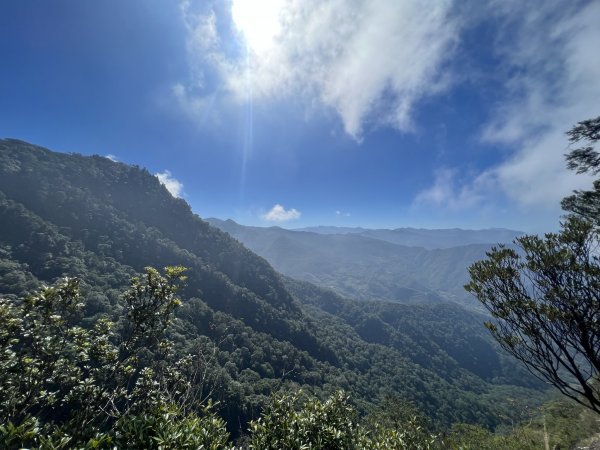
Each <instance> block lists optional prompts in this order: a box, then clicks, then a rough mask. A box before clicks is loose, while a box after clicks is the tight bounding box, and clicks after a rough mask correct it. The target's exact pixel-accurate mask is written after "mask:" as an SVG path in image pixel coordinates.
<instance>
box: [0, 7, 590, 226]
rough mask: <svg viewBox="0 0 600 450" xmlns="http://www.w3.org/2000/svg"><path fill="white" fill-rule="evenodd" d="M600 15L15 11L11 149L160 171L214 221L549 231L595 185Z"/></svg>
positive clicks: (6, 45)
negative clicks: (588, 132) (586, 126)
mask: <svg viewBox="0 0 600 450" xmlns="http://www.w3.org/2000/svg"><path fill="white" fill-rule="evenodd" d="M599 23H600V2H598V1H556V0H531V1H528V2H522V1H517V0H502V1H501V0H497V1H487V2H485V1H475V0H467V1H459V0H456V1H452V0H425V1H422V0H396V1H389V0H232V1H226V0H221V1H208V0H205V1H193V0H185V1H179V2H177V1H167V0H164V1H158V0H129V1H126V2H123V1H117V0H107V1H102V2H92V1H81V2H75V1H45V2H34V1H31V0H19V1H16V0H14V1H10V0H9V1H4V2H2V3H0V61H1V63H0V136H1V137H13V138H18V139H23V140H27V141H30V142H33V143H35V144H39V145H42V146H45V147H48V148H50V149H53V150H57V151H65V152H79V153H83V154H100V155H111V157H112V158H115V159H117V160H119V161H123V162H126V163H131V164H137V165H140V166H145V167H147V168H148V169H149V170H150V171H151V172H152V173H155V174H159V177H160V178H161V179H162V180H163V182H165V184H166V185H167V186H168V187H169V188H170V190H171V191H172V192H173V193H174V195H178V196H181V197H183V198H184V199H186V200H187V201H188V202H189V203H190V204H191V205H192V208H193V210H194V211H195V212H197V213H198V214H199V215H200V216H201V217H220V218H233V219H234V220H236V221H238V222H240V223H244V224H253V225H281V226H286V227H301V226H308V225H340V226H366V227H388V228H389V227H403V226H414V227H428V228H444V227H462V228H487V227H510V228H515V229H520V230H525V231H532V232H541V231H549V230H554V229H556V228H557V226H558V222H559V217H560V214H561V211H560V207H559V202H560V199H561V198H562V197H564V196H565V195H567V194H568V193H570V192H571V190H572V189H575V188H581V187H586V186H589V184H590V180H589V179H586V178H585V177H583V176H581V175H579V176H577V175H575V174H573V173H569V172H568V171H567V170H566V169H565V165H564V157H563V154H564V153H566V152H567V151H568V143H567V140H566V138H565V135H564V132H565V131H566V130H567V129H569V128H570V127H571V126H572V125H573V124H574V123H576V122H577V121H579V120H583V119H586V118H590V117H595V116H597V115H598V114H600V81H599V80H600V58H598V48H599V46H600V26H598V24H599Z"/></svg>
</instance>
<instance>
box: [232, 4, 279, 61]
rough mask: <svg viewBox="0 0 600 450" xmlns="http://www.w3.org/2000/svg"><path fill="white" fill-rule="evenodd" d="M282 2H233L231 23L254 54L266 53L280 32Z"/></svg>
mask: <svg viewBox="0 0 600 450" xmlns="http://www.w3.org/2000/svg"><path fill="white" fill-rule="evenodd" d="M281 6H282V0H233V4H232V6H231V17H232V19H233V23H234V24H235V26H236V28H237V29H238V31H239V32H241V33H242V34H243V36H244V39H245V40H246V44H247V45H248V47H249V48H250V49H252V50H253V51H254V52H255V53H257V54H260V53H264V52H265V51H267V50H268V49H269V48H270V47H271V46H272V45H273V43H274V40H275V37H276V36H277V34H278V33H279V31H280V28H281V24H280V17H279V13H280V11H281Z"/></svg>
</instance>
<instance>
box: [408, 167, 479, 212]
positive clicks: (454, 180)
mask: <svg viewBox="0 0 600 450" xmlns="http://www.w3.org/2000/svg"><path fill="white" fill-rule="evenodd" d="M434 178H435V179H434V182H433V185H432V186H430V187H429V188H427V189H425V190H423V191H421V192H420V193H419V194H418V195H417V196H416V198H415V201H414V206H436V207H443V208H446V209H448V210H451V211H460V210H465V209H469V208H472V207H473V206H475V205H477V204H478V203H479V202H481V201H482V200H483V198H484V194H485V193H486V192H485V191H487V190H488V189H489V186H487V182H488V180H487V178H486V177H485V176H483V177H482V176H480V177H477V178H475V180H474V181H471V182H470V183H468V184H463V183H462V182H461V180H460V178H459V176H458V172H457V171H456V170H453V169H449V168H442V169H439V170H437V171H436V172H435V177H434Z"/></svg>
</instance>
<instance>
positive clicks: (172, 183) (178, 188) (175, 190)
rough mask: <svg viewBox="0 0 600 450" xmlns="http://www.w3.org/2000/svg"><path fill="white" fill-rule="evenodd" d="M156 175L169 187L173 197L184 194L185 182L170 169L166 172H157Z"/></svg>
mask: <svg viewBox="0 0 600 450" xmlns="http://www.w3.org/2000/svg"><path fill="white" fill-rule="evenodd" d="M156 177H157V178H158V180H159V181H160V182H161V183H162V184H163V185H164V186H165V187H166V188H167V190H168V191H169V192H170V193H171V195H172V196H173V197H180V198H181V197H182V196H183V184H182V183H181V182H180V181H179V180H177V179H176V178H175V177H173V175H172V174H171V172H170V171H168V170H165V171H164V172H161V173H157V174H156Z"/></svg>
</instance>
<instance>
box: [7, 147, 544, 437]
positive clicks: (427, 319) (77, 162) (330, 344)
mask: <svg viewBox="0 0 600 450" xmlns="http://www.w3.org/2000/svg"><path fill="white" fill-rule="evenodd" d="M360 239H365V238H360ZM381 243H382V244H383V245H386V246H387V245H388V244H387V243H385V242H381ZM369 245H370V241H369ZM390 245H391V244H390ZM341 246H342V245H341V244H340V248H341ZM369 248H371V247H369ZM380 251H381V252H382V254H385V252H386V251H387V247H385V248H382V249H381V250H380ZM418 251H423V250H418ZM307 252H308V250H307ZM413 256H415V257H417V255H413ZM424 259H425V260H426V258H424ZM166 265H183V266H185V267H188V268H189V270H188V273H187V275H188V277H189V278H188V281H187V287H186V288H185V290H184V291H183V292H182V297H183V299H184V305H183V306H182V307H181V308H180V309H179V310H178V312H177V314H178V319H177V321H176V322H175V323H174V324H173V326H172V327H171V328H170V330H169V333H170V334H171V335H172V336H173V338H174V339H175V340H176V342H178V345H179V348H180V350H181V351H182V352H186V351H196V352H197V351H204V352H205V353H206V354H210V355H212V356H211V357H210V358H209V359H207V361H206V370H207V373H208V375H207V378H206V379H207V380H208V381H207V386H206V389H207V391H208V392H211V395H212V396H213V398H214V400H220V401H221V410H220V413H221V414H222V416H223V417H224V418H225V419H226V420H227V421H228V424H229V426H230V428H231V429H237V428H238V427H240V426H241V427H242V428H243V427H244V425H245V423H246V421H247V420H248V419H249V418H251V417H256V415H257V414H258V412H259V411H260V408H261V406H262V405H263V403H264V401H265V398H266V396H268V395H269V394H270V393H271V392H273V391H276V390H278V389H281V388H285V387H298V386H304V387H305V389H307V390H308V391H311V392H315V393H316V394H318V395H325V394H329V393H331V392H333V391H334V390H336V389H339V388H342V389H345V390H347V391H349V392H350V393H351V394H352V395H353V398H354V400H355V401H356V402H357V404H358V405H359V406H360V407H361V408H363V409H364V408H366V407H368V406H369V405H373V404H375V403H377V402H378V401H379V400H380V399H381V398H383V397H384V396H386V395H388V394H392V393H395V394H397V395H400V396H401V397H403V398H405V399H407V400H411V401H413V402H415V404H416V405H417V406H418V407H419V408H421V409H422V410H423V411H424V412H426V413H427V414H428V415H430V417H431V418H432V419H433V420H435V421H437V422H438V423H440V424H449V423H452V422H454V421H463V422H478V423H482V424H485V425H488V426H494V425H497V424H499V423H501V422H502V421H503V420H510V419H507V418H509V417H510V416H511V414H513V413H514V411H512V410H511V405H510V403H509V401H508V399H509V398H510V397H511V396H519V397H520V398H523V399H528V398H536V397H539V392H538V391H536V390H534V389H532V387H534V386H535V383H533V382H532V379H531V378H529V377H527V376H523V377H522V376H521V375H520V374H518V373H517V372H516V371H515V363H514V362H513V361H512V360H509V359H507V358H505V357H503V356H500V355H499V354H498V353H497V351H496V348H495V347H494V346H493V345H492V344H491V339H490V338H489V337H488V336H487V335H486V334H485V333H484V332H483V331H482V330H481V317H480V316H478V315H476V314H471V313H468V312H466V311H464V310H463V309H462V308H459V307H457V306H452V305H441V306H439V308H440V309H436V308H438V307H436V306H431V307H428V308H429V309H428V308H422V309H410V308H408V307H403V308H404V309H403V308H401V307H400V306H401V305H390V304H377V305H375V304H374V305H372V307H370V308H367V307H363V306H361V305H360V304H357V303H354V302H347V301H345V300H344V299H342V298H340V297H338V296H335V295H334V294H333V293H331V292H328V291H323V290H322V289H319V288H316V287H314V286H311V285H309V284H306V283H298V282H295V281H293V280H286V279H284V278H282V277H281V275H279V274H278V273H277V272H275V270H274V269H273V268H272V267H271V266H270V265H269V263H267V261H265V260H264V259H263V258H261V257H260V256H257V255H256V254H254V253H252V252H251V251H250V250H248V249H247V248H246V247H244V246H243V245H242V244H241V243H239V242H238V241H236V240H234V239H232V238H231V237H230V236H229V235H228V234H226V233H224V232H222V231H220V230H218V229H216V228H213V227H212V226H210V225H209V224H208V223H207V222H205V221H203V220H201V219H200V218H199V217H198V216H196V215H195V214H193V213H192V211H191V210H190V207H189V205H188V204H187V203H186V202H185V201H183V200H181V199H176V198H173V197H172V196H171V195H170V194H169V192H168V191H167V190H166V188H165V187H164V186H162V185H161V184H160V183H159V181H158V179H157V178H156V177H154V176H152V175H151V174H150V173H149V172H148V171H147V170H145V169H141V168H139V167H135V166H128V165H125V164H121V163H115V162H113V161H111V160H109V159H107V158H104V157H100V156H92V157H85V156H81V155H77V154H60V153H54V152H51V151H49V150H46V149H43V148H41V147H37V146H34V145H31V144H28V143H25V142H22V141H17V140H10V139H7V140H0V294H2V295H4V296H10V297H11V298H16V297H17V296H20V295H23V294H25V293H27V292H31V291H32V290H33V289H35V288H36V287H38V286H39V285H40V284H41V283H49V282H52V281H54V280H55V279H57V278H58V277H61V276H65V275H68V276H76V277H80V278H81V279H82V280H83V293H84V295H85V296H86V297H87V299H88V303H87V311H86V314H85V316H86V317H85V319H84V323H91V322H92V321H94V320H95V319H96V318H98V317H100V316H102V315H110V316H112V317H113V318H115V319H116V320H119V313H120V306H119V302H118V298H119V292H120V291H121V290H122V289H123V287H125V286H126V285H127V284H128V280H129V278H130V276H131V275H133V274H135V273H137V272H140V271H142V270H143V268H144V267H145V266H156V267H163V266H166ZM367 289H368V288H367ZM199 349H200V350H199Z"/></svg>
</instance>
